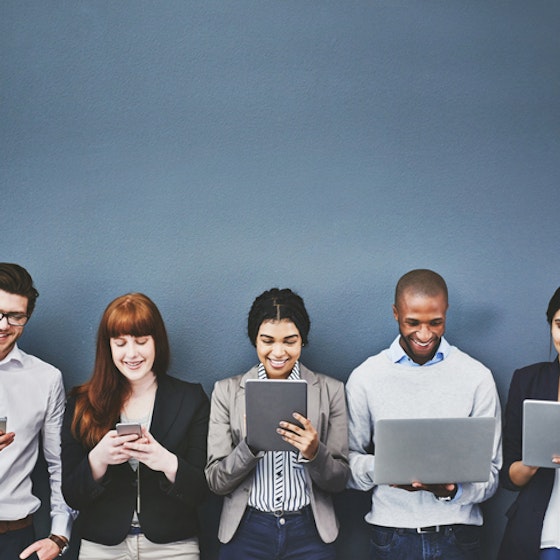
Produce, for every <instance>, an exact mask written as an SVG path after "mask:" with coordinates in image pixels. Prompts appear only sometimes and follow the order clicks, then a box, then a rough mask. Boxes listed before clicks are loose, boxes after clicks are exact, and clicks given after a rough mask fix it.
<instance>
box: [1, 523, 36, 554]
mask: <svg viewBox="0 0 560 560" xmlns="http://www.w3.org/2000/svg"><path fill="white" fill-rule="evenodd" d="M34 542H35V531H34V530H33V526H31V527H26V528H25V529H18V530H17V531H9V532H8V533H3V534H2V535H0V560H19V555H20V554H21V553H22V552H23V550H24V549H26V548H27V547H28V546H29V545H30V544H32V543H34ZM29 558H30V559H31V560H36V559H37V554H35V553H33V554H32V555H31V556H30V557H29Z"/></svg>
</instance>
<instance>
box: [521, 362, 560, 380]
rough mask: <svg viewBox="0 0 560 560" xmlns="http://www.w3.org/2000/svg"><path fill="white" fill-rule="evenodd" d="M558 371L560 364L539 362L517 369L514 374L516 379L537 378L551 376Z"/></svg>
mask: <svg viewBox="0 0 560 560" xmlns="http://www.w3.org/2000/svg"><path fill="white" fill-rule="evenodd" d="M556 371H558V363H557V362H556V361H555V362H538V363H536V364H530V365H528V366H524V367H522V368H519V369H516V370H515V371H514V373H513V375H514V376H516V377H535V376H538V375H549V374H552V373H555V372H556Z"/></svg>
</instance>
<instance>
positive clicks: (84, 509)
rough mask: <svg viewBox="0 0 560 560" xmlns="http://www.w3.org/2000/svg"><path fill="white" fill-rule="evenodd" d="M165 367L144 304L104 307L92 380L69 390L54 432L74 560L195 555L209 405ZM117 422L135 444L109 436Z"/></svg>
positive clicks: (157, 330) (131, 300) (139, 299)
mask: <svg viewBox="0 0 560 560" xmlns="http://www.w3.org/2000/svg"><path fill="white" fill-rule="evenodd" d="M168 365H169V343H168V339H167V333H166V329H165V325H164V323H163V319H162V317H161V314H160V312H159V310H158V309H157V307H156V305H155V304H154V303H153V301H152V300H150V299H149V298H148V297H146V296H145V295H143V294H126V295H124V296H121V297H118V298H117V299H115V300H114V301H112V302H111V303H110V304H109V305H108V307H107V309H106V310H105V312H104V314H103V317H102V319H101V323H100V325H99V330H98V334H97V350H96V357H95V365H94V370H93V375H92V377H91V379H90V380H89V381H87V382H86V383H84V384H83V385H80V386H78V387H75V388H74V389H73V390H72V391H71V393H70V397H69V399H68V403H67V408H66V413H65V417H64V424H63V429H62V491H63V494H64V497H65V499H66V501H67V502H68V504H69V505H70V506H71V507H73V508H74V509H76V510H79V516H78V520H77V523H76V524H75V529H76V530H77V531H78V533H79V536H80V537H81V539H82V543H81V549H80V556H79V558H80V560H93V559H95V560H103V559H113V558H119V559H136V558H140V557H141V558H142V559H154V560H156V559H157V560H163V559H171V558H173V559H180V560H195V559H198V558H199V556H200V554H199V545H198V526H197V517H196V508H197V506H198V505H199V504H200V502H201V500H202V499H203V498H204V496H205V495H206V493H207V486H206V482H205V478H204V464H205V459H206V437H207V430H208V415H209V402H208V398H207V396H206V395H205V393H204V391H203V389H202V387H201V386H200V385H199V384H193V383H187V382H185V381H181V380H179V379H176V378H174V377H171V376H169V375H167V368H168ZM119 422H128V423H138V424H140V425H141V426H142V435H141V436H140V437H138V436H137V435H133V434H131V435H119V434H118V433H117V431H116V430H115V425H116V424H117V423H119Z"/></svg>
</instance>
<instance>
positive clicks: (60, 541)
mask: <svg viewBox="0 0 560 560" xmlns="http://www.w3.org/2000/svg"><path fill="white" fill-rule="evenodd" d="M49 539H50V540H51V541H52V542H53V543H55V544H56V545H57V546H58V548H60V552H59V553H58V555H59V556H62V555H63V554H64V553H65V552H66V549H67V548H68V541H67V540H66V539H65V538H64V537H59V536H58V535H49Z"/></svg>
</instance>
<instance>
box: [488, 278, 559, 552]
mask: <svg viewBox="0 0 560 560" xmlns="http://www.w3.org/2000/svg"><path fill="white" fill-rule="evenodd" d="M546 319H547V322H548V324H549V326H550V333H551V339H552V343H553V345H554V348H555V350H556V352H557V353H558V354H560V288H558V289H557V290H556V292H555V293H554V295H553V296H552V298H551V299H550V301H549V304H548V308H547V311H546ZM559 359H560V358H559V357H558V356H557V357H556V358H555V359H554V360H553V361H551V362H540V363H536V364H532V365H530V366H526V367H524V368H522V369H518V370H516V371H515V372H514V374H513V377H512V379H511V383H510V388H509V394H508V400H507V404H506V410H505V420H504V465H503V468H502V471H501V473H500V480H501V483H502V485H503V487H504V488H507V489H509V490H514V491H517V492H519V495H518V496H517V499H516V500H515V502H514V503H513V504H512V506H511V508H510V509H509V511H508V513H507V516H508V523H507V526H506V529H505V532H504V536H503V539H502V543H501V547H500V552H499V555H498V558H499V560H549V559H550V560H553V559H554V560H558V559H560V468H554V466H553V465H552V464H551V467H550V468H543V467H540V468H538V467H535V466H531V465H525V464H524V463H523V461H522V448H523V437H522V434H523V401H524V400H525V399H536V400H546V401H559V400H560V386H559V380H560V362H559ZM551 429H552V428H551ZM552 461H554V462H555V463H556V464H557V465H558V466H559V467H560V457H559V458H556V459H553V458H551V462H552Z"/></svg>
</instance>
